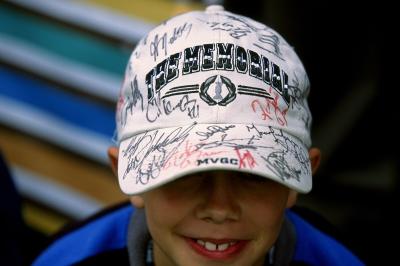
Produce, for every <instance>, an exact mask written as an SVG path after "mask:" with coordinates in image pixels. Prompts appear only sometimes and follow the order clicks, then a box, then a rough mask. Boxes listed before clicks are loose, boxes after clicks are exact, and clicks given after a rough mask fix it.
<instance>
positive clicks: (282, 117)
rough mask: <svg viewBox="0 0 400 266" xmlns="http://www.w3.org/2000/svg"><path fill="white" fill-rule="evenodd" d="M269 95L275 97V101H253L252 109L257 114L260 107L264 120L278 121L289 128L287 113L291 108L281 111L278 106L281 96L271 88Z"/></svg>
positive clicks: (266, 99)
mask: <svg viewBox="0 0 400 266" xmlns="http://www.w3.org/2000/svg"><path fill="white" fill-rule="evenodd" d="M269 93H270V94H271V95H272V94H273V95H274V99H268V98H265V101H264V102H263V103H262V102H260V101H259V100H254V101H252V103H251V107H252V108H253V111H254V112H256V110H257V107H259V110H260V111H261V117H262V119H263V120H267V119H268V120H276V121H277V122H278V123H279V124H280V125H281V126H287V121H286V113H287V111H288V110H289V107H288V108H286V109H283V110H281V109H280V108H279V106H278V98H279V94H278V93H277V92H276V91H273V90H272V88H271V87H270V88H269Z"/></svg>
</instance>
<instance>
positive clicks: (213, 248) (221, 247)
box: [196, 239, 235, 251]
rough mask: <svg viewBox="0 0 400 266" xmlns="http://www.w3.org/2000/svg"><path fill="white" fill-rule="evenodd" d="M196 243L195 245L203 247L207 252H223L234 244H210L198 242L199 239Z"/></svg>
mask: <svg viewBox="0 0 400 266" xmlns="http://www.w3.org/2000/svg"><path fill="white" fill-rule="evenodd" d="M196 242H197V244H199V245H201V246H203V247H205V248H206V249H207V250H209V251H216V250H218V251H224V250H226V249H227V248H229V246H232V245H234V244H235V242H231V243H224V244H214V243H211V242H208V241H203V240H200V239H197V241H196Z"/></svg>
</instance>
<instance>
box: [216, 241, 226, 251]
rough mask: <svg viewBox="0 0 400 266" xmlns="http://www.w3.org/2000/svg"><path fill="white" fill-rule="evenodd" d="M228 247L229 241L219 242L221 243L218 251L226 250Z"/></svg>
mask: <svg viewBox="0 0 400 266" xmlns="http://www.w3.org/2000/svg"><path fill="white" fill-rule="evenodd" d="M227 248H229V243H225V244H219V245H218V246H217V249H218V251H224V250H226V249H227Z"/></svg>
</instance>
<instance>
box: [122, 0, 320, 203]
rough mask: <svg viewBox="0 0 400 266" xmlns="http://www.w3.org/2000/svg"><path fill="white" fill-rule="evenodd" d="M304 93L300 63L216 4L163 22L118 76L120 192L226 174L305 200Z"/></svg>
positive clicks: (280, 43) (277, 41) (272, 38)
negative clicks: (246, 176) (258, 179)
mask: <svg viewBox="0 0 400 266" xmlns="http://www.w3.org/2000/svg"><path fill="white" fill-rule="evenodd" d="M308 93H309V80H308V77H307V74H306V72H305V70H304V67H303V65H302V63H301V61H300V59H299V58H298V56H297V55H296V53H295V52H294V50H293V48H292V47H291V46H290V45H289V44H288V43H287V42H286V41H285V40H284V39H283V38H282V36H280V35H279V34H278V33H277V32H276V31H274V30H273V29H271V28H269V27H268V26H266V25H264V24H261V23H259V22H257V21H254V20H252V19H250V18H247V17H244V16H240V15H237V14H233V13H231V12H228V11H225V10H224V9H223V7H222V6H215V5H214V6H209V7H208V8H207V9H206V10H205V11H202V12H200V11H194V12H188V13H184V14H181V15H178V16H176V17H173V18H171V19H169V20H167V21H165V22H164V23H162V24H161V25H159V26H158V27H156V28H155V29H153V30H152V31H151V32H149V33H148V34H147V36H145V37H144V38H143V39H142V40H141V41H140V43H139V44H138V45H137V47H136V48H135V50H134V51H133V53H132V55H131V57H130V60H129V62H128V65H127V68H126V73H125V79H124V82H123V85H122V88H121V92H120V98H119V101H118V104H117V115H116V119H117V132H118V143H119V162H118V179H119V184H120V187H121V189H122V191H123V192H124V193H126V194H128V195H135V194H139V193H142V192H145V191H148V190H150V189H153V188H156V187H159V186H161V185H163V184H165V183H168V182H171V181H173V180H175V179H177V178H180V177H183V176H185V175H188V174H193V173H196V172H201V171H210V170H230V171H239V172H246V173H251V174H255V175H259V176H262V177H265V178H269V179H272V180H274V181H276V182H279V183H281V184H283V185H285V186H287V187H289V188H291V189H294V190H296V191H298V192H302V193H306V192H309V191H310V190H311V187H312V177H311V167H310V160H309V156H308V148H310V146H311V139H310V125H311V114H310V111H309V108H308V104H307V96H308Z"/></svg>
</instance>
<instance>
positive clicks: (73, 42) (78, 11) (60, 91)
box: [0, 0, 399, 265]
mask: <svg viewBox="0 0 400 266" xmlns="http://www.w3.org/2000/svg"><path fill="white" fill-rule="evenodd" d="M348 2H349V1H344V0H338V1H334V2H333V1H332V2H328V1H327V2H325V1H289V0H267V1H261V0H258V1H247V2H246V3H244V1H238V0H225V1H222V0H221V1H211V0H209V1H183V0H180V1H178V0H175V1H173V0H146V1H145V0H131V1H129V0H113V1H110V0H70V1H67V0H63V1H62V0H57V1H46V0H35V1H30V0H3V1H1V2H0V152H1V154H2V155H3V157H4V160H5V161H6V162H7V165H8V168H9V172H10V175H11V176H12V181H13V183H14V185H15V187H16V189H17V193H18V194H17V198H14V196H13V195H12V191H13V190H12V184H7V186H6V185H3V183H5V179H6V173H7V168H6V167H5V166H4V167H3V168H0V169H3V170H2V171H3V172H2V174H1V176H0V178H1V180H2V181H1V183H0V192H1V193H0V197H1V199H0V201H1V204H0V206H1V212H0V216H2V217H3V218H4V217H5V216H4V215H6V214H7V215H8V214H9V212H10V209H11V208H21V215H20V216H18V215H17V217H14V218H15V219H16V220H18V221H20V222H21V226H24V230H25V231H23V233H18V232H17V234H19V237H21V238H22V239H24V242H25V244H24V245H23V246H24V247H23V248H24V252H25V253H24V255H23V256H24V261H25V262H27V263H29V261H30V260H31V259H32V258H33V257H34V256H35V255H36V254H37V252H39V250H41V249H42V248H43V247H44V246H45V245H46V243H47V241H48V239H49V238H50V237H51V236H52V235H53V234H54V233H56V232H57V231H58V230H60V229H61V228H63V227H64V226H66V225H68V224H70V223H72V222H76V221H79V220H82V219H84V218H85V217H88V216H89V215H91V214H93V213H95V212H97V211H99V210H101V209H103V208H105V207H108V206H112V205H115V204H117V203H119V202H121V201H124V200H126V197H125V196H123V195H122V193H120V191H119V188H118V184H117V180H116V178H114V176H113V174H112V172H111V170H110V168H109V166H108V162H107V154H106V149H107V147H108V146H109V145H112V144H113V142H112V138H113V134H114V108H115V107H114V106H115V102H116V99H117V95H118V92H119V87H120V84H121V82H122V78H123V74H124V70H125V65H126V63H127V61H128V58H129V55H130V52H131V51H132V49H133V47H134V46H135V44H136V43H137V42H138V41H139V40H140V38H141V37H143V36H144V35H145V34H146V32H147V31H148V30H150V29H151V28H152V27H153V26H155V25H156V24H158V23H160V22H162V21H163V20H165V19H166V18H168V17H170V16H172V15H175V14H178V13H180V12H183V11H188V10H193V9H203V8H204V6H206V5H208V4H213V3H217V4H223V5H224V6H225V8H226V9H227V10H230V11H233V12H236V13H240V14H243V15H247V16H250V17H252V18H254V19H256V20H259V21H261V22H263V23H265V24H267V25H269V26H271V27H272V28H274V29H275V30H277V31H278V32H280V33H281V34H282V35H283V36H284V37H285V38H286V40H287V41H288V42H289V43H290V44H291V45H292V46H293V47H294V48H295V50H296V51H297V53H298V54H299V56H300V58H301V59H302V61H303V63H304V65H305V67H306V70H307V72H308V74H309V77H310V80H311V94H310V101H309V104H310V108H311V110H312V112H313V116H314V122H313V140H314V145H315V146H318V147H320V148H321V150H322V153H323V158H322V160H323V161H322V165H321V169H320V171H319V172H318V173H317V175H316V176H315V178H314V189H313V191H312V192H311V193H310V194H308V195H306V196H301V197H300V200H299V206H304V207H306V208H307V209H310V210H312V211H315V212H317V213H319V214H321V217H322V218H323V219H326V220H327V221H328V223H329V224H331V225H332V228H334V230H335V233H336V234H337V236H338V237H339V238H340V239H341V240H342V241H343V242H344V243H345V244H346V245H347V246H348V247H350V248H351V249H352V250H353V251H354V252H355V253H356V254H357V255H358V256H359V257H360V258H362V259H363V260H364V261H365V262H367V264H368V265H385V264H389V262H391V261H396V259H397V257H395V254H396V253H395V250H397V245H396V244H386V243H387V242H388V241H387V240H386V239H388V237H389V238H390V237H392V238H395V237H396V238H395V239H397V237H398V236H399V234H398V232H399V230H398V229H397V228H396V227H397V226H398V224H399V223H398V222H399V219H398V218H396V216H397V215H395V214H394V213H395V212H396V209H397V210H398V207H397V205H396V204H395V202H399V201H398V198H399V182H398V176H399V156H398V155H397V147H398V146H397V141H396V138H397V134H395V133H394V132H395V130H394V129H393V124H394V123H393V122H395V121H396V120H397V121H398V117H397V118H396V117H394V114H395V110H394V106H395V103H394V101H395V97H394V95H393V94H394V89H392V88H393V82H392V77H393V75H391V74H389V70H388V69H386V68H385V67H384V66H383V58H384V56H383V51H384V50H385V49H386V48H387V46H386V41H387V40H388V37H387V36H388V35H387V32H386V29H387V28H388V27H387V23H386V22H385V18H386V17H387V16H389V15H387V14H386V13H385V12H386V11H385V12H383V11H384V9H385V10H387V9H388V8H387V6H386V5H385V4H383V3H382V2H380V3H379V4H376V3H371V4H366V3H362V4H356V3H354V2H353V3H352V5H350V4H349V3H348ZM388 81H390V83H389V82H388ZM397 113H398V112H397ZM3 213H4V214H3ZM7 217H8V216H7ZM3 218H2V220H3V221H2V222H4V219H3ZM4 229H6V230H7V228H6V227H4V226H2V230H4ZM8 233H9V234H11V233H10V232H8ZM15 241H16V242H18V238H16V239H15ZM29 241H31V242H29ZM394 241H395V240H394ZM2 242H3V243H2V244H3V245H6V246H7V245H9V244H10V242H6V243H4V241H2ZM16 244H17V245H18V243H16ZM2 250H3V248H2ZM385 262H387V263H385ZM0 264H1V263H0Z"/></svg>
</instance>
